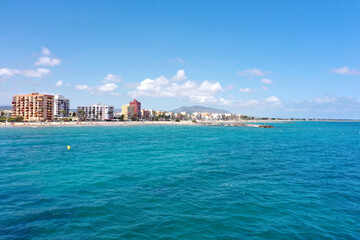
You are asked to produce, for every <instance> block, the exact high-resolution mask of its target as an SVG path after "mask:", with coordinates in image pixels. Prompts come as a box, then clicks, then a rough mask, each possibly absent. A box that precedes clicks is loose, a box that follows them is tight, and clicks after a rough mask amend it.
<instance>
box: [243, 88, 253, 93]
mask: <svg viewBox="0 0 360 240" xmlns="http://www.w3.org/2000/svg"><path fill="white" fill-rule="evenodd" d="M239 92H243V93H250V92H257V89H251V88H240V89H239Z"/></svg>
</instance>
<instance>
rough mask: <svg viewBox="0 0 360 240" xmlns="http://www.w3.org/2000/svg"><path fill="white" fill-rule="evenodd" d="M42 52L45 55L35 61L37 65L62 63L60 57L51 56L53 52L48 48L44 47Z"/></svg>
mask: <svg viewBox="0 0 360 240" xmlns="http://www.w3.org/2000/svg"><path fill="white" fill-rule="evenodd" d="M41 49H42V50H41V53H42V54H43V55H44V56H41V57H39V58H38V61H37V62H35V65H36V66H40V65H44V66H56V65H59V64H60V63H61V60H60V59H59V58H52V57H50V55H51V52H50V50H49V49H48V48H46V47H42V48H41Z"/></svg>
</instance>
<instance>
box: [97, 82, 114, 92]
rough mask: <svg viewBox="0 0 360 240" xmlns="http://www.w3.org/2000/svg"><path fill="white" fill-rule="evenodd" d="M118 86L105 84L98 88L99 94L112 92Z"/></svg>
mask: <svg viewBox="0 0 360 240" xmlns="http://www.w3.org/2000/svg"><path fill="white" fill-rule="evenodd" d="M117 87H118V86H117V85H116V84H115V83H105V84H104V85H101V86H99V87H98V89H99V91H100V92H113V91H115V89H116V88H117Z"/></svg>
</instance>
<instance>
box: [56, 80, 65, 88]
mask: <svg viewBox="0 0 360 240" xmlns="http://www.w3.org/2000/svg"><path fill="white" fill-rule="evenodd" d="M63 84H64V82H63V81H57V82H56V83H55V86H56V87H61V86H62V85H63Z"/></svg>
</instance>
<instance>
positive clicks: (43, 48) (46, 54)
mask: <svg viewBox="0 0 360 240" xmlns="http://www.w3.org/2000/svg"><path fill="white" fill-rule="evenodd" d="M41 53H42V54H43V55H45V56H49V55H50V54H51V52H50V50H49V49H48V48H46V47H41Z"/></svg>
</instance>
